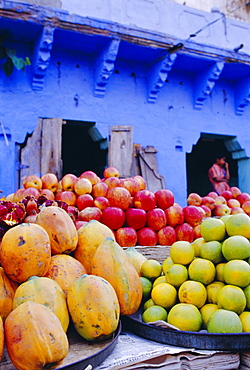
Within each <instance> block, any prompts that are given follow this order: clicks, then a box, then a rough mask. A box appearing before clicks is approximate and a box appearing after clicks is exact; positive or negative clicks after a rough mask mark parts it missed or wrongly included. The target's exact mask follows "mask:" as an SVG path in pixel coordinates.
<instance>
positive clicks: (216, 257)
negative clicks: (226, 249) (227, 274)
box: [200, 240, 224, 264]
mask: <svg viewBox="0 0 250 370" xmlns="http://www.w3.org/2000/svg"><path fill="white" fill-rule="evenodd" d="M200 257H201V258H205V259H207V260H210V261H212V262H213V263H214V264H217V263H220V262H222V261H224V258H223V254H222V245H221V243H220V242H218V241H217V240H212V241H210V242H206V243H204V244H203V245H202V246H201V250H200Z"/></svg>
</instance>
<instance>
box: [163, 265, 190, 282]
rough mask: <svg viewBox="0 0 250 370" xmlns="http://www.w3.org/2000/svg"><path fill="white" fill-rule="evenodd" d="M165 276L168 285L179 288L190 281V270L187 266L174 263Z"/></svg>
mask: <svg viewBox="0 0 250 370" xmlns="http://www.w3.org/2000/svg"><path fill="white" fill-rule="evenodd" d="M165 276H166V281H167V283H169V284H171V285H173V286H174V287H175V288H179V286H180V285H181V284H182V283H184V281H186V280H187V279H188V270H187V268H186V266H184V265H180V264H178V263H174V264H173V265H172V266H170V267H169V269H168V270H167V272H166V274H165Z"/></svg>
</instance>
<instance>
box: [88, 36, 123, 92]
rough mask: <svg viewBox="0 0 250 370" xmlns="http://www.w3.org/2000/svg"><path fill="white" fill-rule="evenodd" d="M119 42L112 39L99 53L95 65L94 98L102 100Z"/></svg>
mask: <svg viewBox="0 0 250 370" xmlns="http://www.w3.org/2000/svg"><path fill="white" fill-rule="evenodd" d="M119 45H120V40H119V39H112V40H111V42H110V43H109V44H108V45H107V47H106V48H105V49H104V50H103V51H102V52H101V54H100V55H99V57H98V58H97V59H96V63H95V88H94V96H96V97H99V98H103V97H104V94H105V91H106V86H107V84H108V82H109V78H110V76H111V75H112V73H113V70H114V65H115V61H116V57H117V53H118V50H119Z"/></svg>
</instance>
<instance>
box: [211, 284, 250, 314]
mask: <svg viewBox="0 0 250 370" xmlns="http://www.w3.org/2000/svg"><path fill="white" fill-rule="evenodd" d="M246 303H247V302H246V297H245V294H244V292H243V290H242V289H241V288H239V287H238V286H236V285H225V286H224V287H223V288H221V289H220V291H219V292H218V294H217V305H218V307H219V308H224V309H225V310H229V311H234V312H235V313H237V314H238V315H240V314H241V312H243V311H244V309H245V308H246Z"/></svg>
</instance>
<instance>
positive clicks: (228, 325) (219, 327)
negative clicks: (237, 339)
mask: <svg viewBox="0 0 250 370" xmlns="http://www.w3.org/2000/svg"><path fill="white" fill-rule="evenodd" d="M207 331H208V333H225V334H226V333H242V324H241V320H240V318H239V316H238V315H237V314H236V313H235V312H233V311H228V310H224V309H219V310H215V311H214V312H213V313H212V314H211V316H210V318H209V319H208V322H207Z"/></svg>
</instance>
